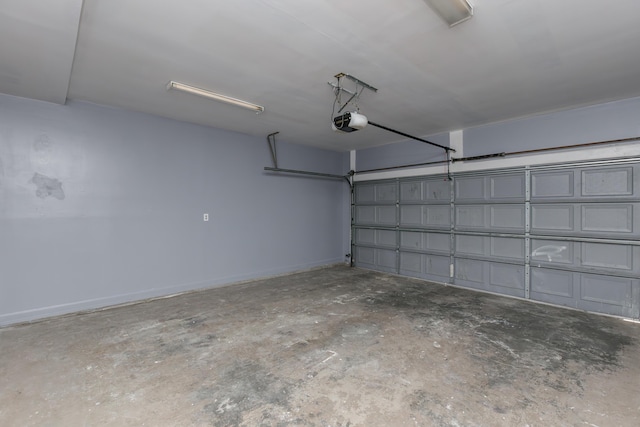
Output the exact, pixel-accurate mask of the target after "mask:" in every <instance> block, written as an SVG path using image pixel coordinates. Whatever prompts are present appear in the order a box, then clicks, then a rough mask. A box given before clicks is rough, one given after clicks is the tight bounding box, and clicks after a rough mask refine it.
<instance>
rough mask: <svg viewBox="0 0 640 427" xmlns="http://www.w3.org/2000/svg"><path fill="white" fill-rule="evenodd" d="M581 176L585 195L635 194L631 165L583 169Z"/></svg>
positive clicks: (583, 194)
mask: <svg viewBox="0 0 640 427" xmlns="http://www.w3.org/2000/svg"><path fill="white" fill-rule="evenodd" d="M581 178H582V188H581V189H582V196H584V197H601V196H606V197H611V196H631V195H633V169H632V168H631V167H622V168H606V169H595V170H583V171H582V176H581Z"/></svg>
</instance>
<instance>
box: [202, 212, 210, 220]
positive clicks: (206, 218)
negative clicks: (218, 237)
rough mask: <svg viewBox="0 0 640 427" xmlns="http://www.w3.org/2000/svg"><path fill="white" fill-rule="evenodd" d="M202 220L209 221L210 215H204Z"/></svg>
mask: <svg viewBox="0 0 640 427" xmlns="http://www.w3.org/2000/svg"><path fill="white" fill-rule="evenodd" d="M202 219H203V220H204V221H209V214H208V213H206V214H204V215H203V216H202Z"/></svg>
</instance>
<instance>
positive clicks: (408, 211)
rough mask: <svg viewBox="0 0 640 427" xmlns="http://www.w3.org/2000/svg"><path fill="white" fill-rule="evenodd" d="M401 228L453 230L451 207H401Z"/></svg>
mask: <svg viewBox="0 0 640 427" xmlns="http://www.w3.org/2000/svg"><path fill="white" fill-rule="evenodd" d="M400 226H401V227H407V228H435V229H449V228H451V206H450V205H401V206H400Z"/></svg>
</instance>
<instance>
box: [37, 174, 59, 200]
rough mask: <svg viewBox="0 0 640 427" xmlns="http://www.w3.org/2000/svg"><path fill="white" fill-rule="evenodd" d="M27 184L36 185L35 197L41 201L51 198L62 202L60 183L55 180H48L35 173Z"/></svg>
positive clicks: (46, 177)
mask: <svg viewBox="0 0 640 427" xmlns="http://www.w3.org/2000/svg"><path fill="white" fill-rule="evenodd" d="M29 182H30V183H33V184H35V185H36V187H37V188H36V196H38V197H40V198H41V199H44V198H46V197H49V196H51V197H55V198H56V199H58V200H64V191H63V190H62V182H60V181H58V180H57V179H55V178H49V177H48V176H44V175H42V174H39V173H37V172H36V173H35V174H34V175H33V178H31V180H30V181H29Z"/></svg>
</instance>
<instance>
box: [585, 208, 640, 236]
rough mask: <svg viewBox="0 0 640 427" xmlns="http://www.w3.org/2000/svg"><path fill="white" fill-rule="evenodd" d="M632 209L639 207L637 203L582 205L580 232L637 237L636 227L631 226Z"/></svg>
mask: <svg viewBox="0 0 640 427" xmlns="http://www.w3.org/2000/svg"><path fill="white" fill-rule="evenodd" d="M634 209H640V206H638V204H637V203H636V204H632V203H625V204H617V205H612V204H592V205H583V206H582V210H581V216H582V218H581V223H582V230H581V231H583V232H597V233H616V234H627V235H638V232H639V230H638V225H637V224H633V211H634ZM634 225H635V227H634ZM634 228H635V232H634Z"/></svg>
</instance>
